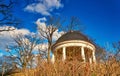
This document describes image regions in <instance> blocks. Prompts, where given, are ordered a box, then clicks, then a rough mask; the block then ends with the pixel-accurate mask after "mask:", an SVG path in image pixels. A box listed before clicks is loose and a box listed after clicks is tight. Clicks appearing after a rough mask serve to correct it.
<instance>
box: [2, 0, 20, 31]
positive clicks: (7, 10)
mask: <svg viewBox="0 0 120 76" xmlns="http://www.w3.org/2000/svg"><path fill="white" fill-rule="evenodd" d="M14 4H15V1H13V0H8V2H6V0H0V15H1V16H0V17H1V18H0V26H4V25H5V26H8V25H9V27H8V28H5V29H0V32H2V31H12V30H14V29H11V27H10V26H11V25H12V26H18V25H19V24H20V20H18V19H17V18H15V16H14V15H13V13H12V8H13V6H14Z"/></svg>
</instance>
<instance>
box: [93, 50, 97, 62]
mask: <svg viewBox="0 0 120 76" xmlns="http://www.w3.org/2000/svg"><path fill="white" fill-rule="evenodd" d="M92 55H93V62H94V63H96V58H95V50H93V51H92Z"/></svg>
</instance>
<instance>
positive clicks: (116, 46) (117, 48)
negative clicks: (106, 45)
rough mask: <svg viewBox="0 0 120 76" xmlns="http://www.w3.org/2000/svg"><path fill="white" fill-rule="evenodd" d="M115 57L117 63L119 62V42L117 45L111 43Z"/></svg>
mask: <svg viewBox="0 0 120 76" xmlns="http://www.w3.org/2000/svg"><path fill="white" fill-rule="evenodd" d="M113 48H114V53H115V57H116V59H117V60H118V61H120V41H118V42H117V43H113Z"/></svg>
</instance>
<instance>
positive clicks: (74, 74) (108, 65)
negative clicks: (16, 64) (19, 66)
mask: <svg viewBox="0 0 120 76" xmlns="http://www.w3.org/2000/svg"><path fill="white" fill-rule="evenodd" d="M10 76H120V62H118V61H116V60H114V59H112V60H108V61H106V62H103V63H97V64H91V65H90V64H89V63H81V62H78V61H70V62H56V63H55V64H48V63H44V65H41V66H38V67H37V68H35V69H25V70H22V71H21V72H20V73H16V74H12V75H10Z"/></svg>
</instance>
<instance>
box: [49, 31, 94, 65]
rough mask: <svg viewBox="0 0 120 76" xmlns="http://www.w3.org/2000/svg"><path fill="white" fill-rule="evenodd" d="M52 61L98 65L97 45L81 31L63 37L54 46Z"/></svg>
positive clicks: (71, 32)
mask: <svg viewBox="0 0 120 76" xmlns="http://www.w3.org/2000/svg"><path fill="white" fill-rule="evenodd" d="M52 53H53V54H52V58H51V61H52V62H53V63H54V62H55V61H71V60H78V61H80V62H89V63H96V57H95V45H94V44H93V43H92V42H91V41H90V40H89V39H88V37H87V36H85V35H84V34H82V33H80V32H79V31H70V32H67V33H65V34H64V35H62V36H61V37H60V38H59V39H58V40H57V41H56V43H55V44H54V45H53V46H52Z"/></svg>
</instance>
